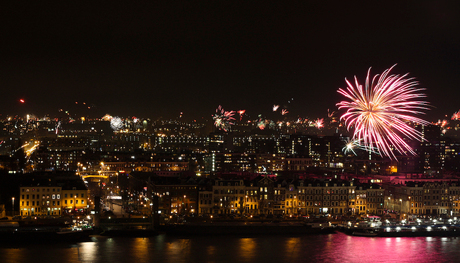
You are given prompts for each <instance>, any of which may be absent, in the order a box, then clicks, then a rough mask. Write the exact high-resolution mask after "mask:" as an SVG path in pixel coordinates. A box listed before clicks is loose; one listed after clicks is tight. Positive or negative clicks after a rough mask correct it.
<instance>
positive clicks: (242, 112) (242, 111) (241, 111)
mask: <svg viewBox="0 0 460 263" xmlns="http://www.w3.org/2000/svg"><path fill="white" fill-rule="evenodd" d="M245 112H246V110H239V111H238V114H239V115H240V121H241V120H242V119H243V115H244V113H245Z"/></svg>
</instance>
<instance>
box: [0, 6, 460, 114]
mask: <svg viewBox="0 0 460 263" xmlns="http://www.w3.org/2000/svg"><path fill="white" fill-rule="evenodd" d="M95 2H96V1H88V2H81V1H61V2H57V4H54V5H51V4H46V5H45V4H43V3H42V1H36V2H35V4H30V3H29V4H27V5H22V6H21V5H19V4H9V5H4V4H3V5H2V9H1V11H0V33H1V35H0V38H1V42H0V47H1V48H0V54H1V57H0V65H1V70H0V87H1V90H2V94H1V95H0V102H1V103H0V114H2V116H6V115H7V114H25V113H34V114H36V115H37V116H38V117H42V116H43V115H44V114H46V113H49V114H50V115H51V116H54V115H56V114H59V113H58V110H59V109H63V110H69V111H70V112H71V114H74V115H75V116H77V117H79V116H83V115H86V116H92V117H102V116H103V115H104V114H106V113H109V114H111V115H118V116H125V117H126V116H133V115H134V116H137V117H151V118H154V119H157V118H160V117H162V118H164V119H166V118H176V117H178V116H179V113H180V112H183V113H184V118H185V119H187V120H191V119H197V120H198V119H203V118H204V119H209V120H210V119H211V115H212V114H214V113H215V109H216V108H217V106H218V105H222V106H223V107H224V108H225V109H226V110H241V109H246V112H247V113H248V114H249V115H250V116H252V117H256V116H257V115H258V114H263V115H265V116H266V117H270V118H280V119H281V117H282V116H281V115H280V114H279V113H278V114H275V113H273V112H272V110H271V107H272V105H273V104H279V105H280V106H281V108H286V107H287V109H288V110H289V111H290V113H289V117H295V116H300V117H309V118H316V117H326V114H327V109H331V110H336V106H335V104H336V103H337V102H339V101H340V100H341V99H342V98H341V96H340V95H339V94H338V93H337V89H338V88H341V87H342V88H343V87H345V81H344V78H345V77H347V78H348V79H351V78H353V76H354V75H357V77H358V78H360V79H361V80H362V82H363V81H364V77H365V75H366V73H367V69H368V68H369V67H372V72H373V73H381V72H382V71H383V70H385V69H386V68H389V67H391V66H392V65H393V64H395V63H398V65H397V66H396V68H395V69H394V70H393V73H397V74H404V73H407V72H410V75H409V76H411V77H415V78H416V79H417V80H418V81H419V82H420V86H421V87H424V88H426V89H427V90H426V94H427V95H428V98H427V100H428V101H429V102H430V103H431V105H432V106H433V108H432V109H431V110H430V111H429V112H427V117H426V118H427V119H428V120H430V121H434V120H437V119H438V118H443V117H444V115H448V117H450V116H451V115H452V113H453V112H455V111H458V110H459V109H460V101H459V98H460V87H459V83H460V5H459V3H460V1H331V2H328V1H299V2H291V3H292V4H288V3H287V1H273V2H272V1H242V2H239V1H216V0H213V1H197V2H193V1H164V2H165V3H163V4H159V3H154V2H156V1H146V2H144V3H143V4H142V2H140V3H135V4H133V3H132V2H133V1H124V2H125V3H123V4H121V1H120V2H117V1H101V3H95ZM134 2H138V1H134ZM336 2H341V4H337V3H336ZM359 2H362V3H359ZM371 2H372V3H371ZM294 3H295V4H294ZM21 98H23V99H25V101H26V102H25V103H24V104H21V103H20V102H19V99H21ZM75 102H79V104H78V105H77V104H75ZM82 102H86V105H85V106H84V105H82ZM88 105H90V106H93V107H92V108H91V109H89V110H88V109H86V108H85V107H86V106H88Z"/></svg>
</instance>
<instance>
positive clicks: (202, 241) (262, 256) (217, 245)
mask: <svg viewBox="0 0 460 263" xmlns="http://www.w3.org/2000/svg"><path fill="white" fill-rule="evenodd" d="M91 240H92V241H91V242H81V243H75V244H41V243H40V241H39V240H37V242H38V244H35V245H30V244H29V245H24V246H21V245H1V247H0V262H2V263H7V262H8V263H9V262H12V263H13V262H50V263H53V262H111V263H112V262H136V263H137V262H160V263H162V262H174V263H178V262H216V263H218V262H232V263H240V262H248V263H257V262H264V263H267V262H419V263H423V262H460V238H442V237H416V238H378V237H371V238H369V237H352V236H347V235H345V234H342V233H338V234H330V235H318V236H301V237H287V236H257V237H237V236H211V237H209V236H207V237H188V238H183V237H171V236H166V235H160V236H156V237H151V238H105V237H93V238H92V239H91Z"/></svg>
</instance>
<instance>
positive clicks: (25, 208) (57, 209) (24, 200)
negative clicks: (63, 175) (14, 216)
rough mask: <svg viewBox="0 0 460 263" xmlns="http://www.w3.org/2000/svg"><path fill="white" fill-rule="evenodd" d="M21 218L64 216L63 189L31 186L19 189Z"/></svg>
mask: <svg viewBox="0 0 460 263" xmlns="http://www.w3.org/2000/svg"><path fill="white" fill-rule="evenodd" d="M19 197H20V199H19V211H20V215H21V216H60V215H61V214H62V209H61V208H62V188H61V187H58V186H40V185H30V186H23V187H20V188H19Z"/></svg>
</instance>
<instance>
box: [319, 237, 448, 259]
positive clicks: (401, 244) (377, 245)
mask: <svg viewBox="0 0 460 263" xmlns="http://www.w3.org/2000/svg"><path fill="white" fill-rule="evenodd" d="M331 237H332V239H333V242H334V243H335V244H336V245H335V246H334V249H335V251H334V252H331V253H328V254H329V255H330V256H331V257H332V258H329V259H328V261H329V260H330V261H332V262H420V263H423V262H436V261H438V260H439V259H441V258H442V256H441V255H440V254H441V253H442V251H443V250H446V249H449V250H450V249H455V248H454V247H452V248H450V247H449V246H454V243H455V244H456V243H457V242H451V241H452V239H451V238H441V237H398V238H394V237H393V238H390V237H388V238H381V237H355V236H347V235H345V234H341V233H340V234H336V235H331ZM350 248H351V249H350ZM324 259H325V260H326V258H324ZM438 262H439V261H438Z"/></svg>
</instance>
